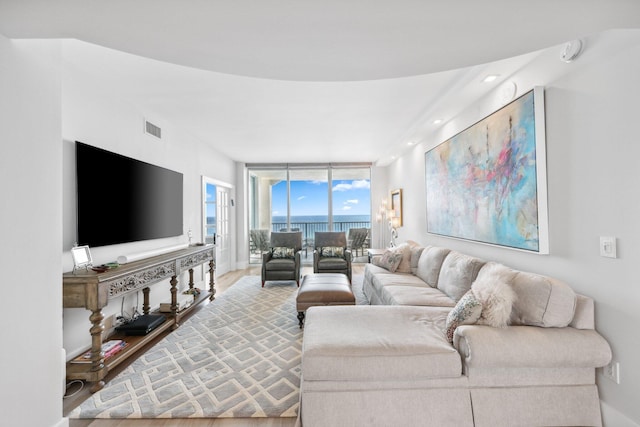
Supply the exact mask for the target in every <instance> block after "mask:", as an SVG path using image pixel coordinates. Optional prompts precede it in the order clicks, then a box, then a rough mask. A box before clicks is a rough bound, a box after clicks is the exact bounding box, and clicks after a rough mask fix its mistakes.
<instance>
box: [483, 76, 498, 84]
mask: <svg viewBox="0 0 640 427" xmlns="http://www.w3.org/2000/svg"><path fill="white" fill-rule="evenodd" d="M497 78H498V74H489V75H488V76H487V77H485V78H484V80H482V81H483V82H484V83H491V82H492V81H494V80H495V79H497Z"/></svg>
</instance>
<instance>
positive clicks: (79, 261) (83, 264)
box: [71, 243, 93, 273]
mask: <svg viewBox="0 0 640 427" xmlns="http://www.w3.org/2000/svg"><path fill="white" fill-rule="evenodd" d="M71 257H72V258H73V272H74V273H75V272H76V270H78V269H81V268H84V269H85V270H88V269H89V268H90V267H91V266H92V265H93V258H92V257H91V251H90V250H89V246H78V244H77V243H76V245H75V246H74V247H73V248H71Z"/></svg>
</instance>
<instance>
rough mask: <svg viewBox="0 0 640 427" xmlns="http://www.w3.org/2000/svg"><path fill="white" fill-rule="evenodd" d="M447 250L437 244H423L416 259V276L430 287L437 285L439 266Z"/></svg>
mask: <svg viewBox="0 0 640 427" xmlns="http://www.w3.org/2000/svg"><path fill="white" fill-rule="evenodd" d="M449 252H450V250H449V249H445V248H439V247H437V246H425V248H424V249H423V250H422V254H420V259H419V260H418V269H417V270H416V276H418V277H419V278H420V279H422V280H423V281H424V282H425V283H427V284H428V285H429V286H431V287H432V288H435V287H436V286H437V285H438V276H439V274H440V268H441V267H442V263H443V261H444V259H445V257H446V256H447V255H448V254H449ZM461 296H462V295H461Z"/></svg>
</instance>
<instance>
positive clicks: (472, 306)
mask: <svg viewBox="0 0 640 427" xmlns="http://www.w3.org/2000/svg"><path fill="white" fill-rule="evenodd" d="M481 312H482V304H481V303H480V301H478V300H477V299H476V296H475V295H474V294H473V292H472V291H471V290H469V291H467V293H466V294H464V295H463V296H462V298H460V300H459V301H458V303H457V304H456V306H455V307H453V310H451V311H450V312H449V314H448V315H447V323H446V326H445V334H446V335H447V339H448V340H449V342H450V343H452V344H453V333H454V332H455V330H456V328H457V327H458V326H460V325H473V324H474V323H476V322H477V321H478V319H479V318H480V314H481Z"/></svg>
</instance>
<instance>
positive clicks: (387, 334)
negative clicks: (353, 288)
mask: <svg viewBox="0 0 640 427" xmlns="http://www.w3.org/2000/svg"><path fill="white" fill-rule="evenodd" d="M446 313H447V310H437V309H434V308H431V307H409V306H393V307H388V306H358V305H356V306H351V307H345V306H342V307H340V306H327V307H311V308H309V309H308V310H307V317H306V321H305V329H304V337H303V341H302V354H303V356H302V371H303V372H304V379H305V380H306V381H309V380H311V381H313V380H322V381H394V380H421V379H436V378H458V377H460V376H461V373H462V362H461V360H460V355H459V354H458V352H457V351H456V350H455V349H454V348H453V346H452V345H451V344H449V343H448V342H447V340H446V338H445V336H444V334H443V333H442V329H441V328H442V324H443V321H444V319H446ZM336 331H339V332H340V333H336Z"/></svg>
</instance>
